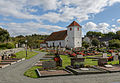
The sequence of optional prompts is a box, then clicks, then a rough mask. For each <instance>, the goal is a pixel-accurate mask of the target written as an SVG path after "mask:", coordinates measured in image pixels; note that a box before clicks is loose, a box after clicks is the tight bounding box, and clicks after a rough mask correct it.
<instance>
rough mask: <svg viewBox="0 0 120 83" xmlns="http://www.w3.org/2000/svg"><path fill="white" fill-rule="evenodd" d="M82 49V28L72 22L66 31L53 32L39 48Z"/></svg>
mask: <svg viewBox="0 0 120 83" xmlns="http://www.w3.org/2000/svg"><path fill="white" fill-rule="evenodd" d="M58 46H59V47H63V48H64V47H67V48H77V47H82V27H81V26H80V25H79V24H78V23H77V22H76V21H73V22H72V23H71V24H70V25H69V26H68V27H67V30H62V31H58V32H53V33H52V34H51V35H50V36H48V37H47V39H46V40H45V41H44V42H43V43H41V44H40V47H58Z"/></svg>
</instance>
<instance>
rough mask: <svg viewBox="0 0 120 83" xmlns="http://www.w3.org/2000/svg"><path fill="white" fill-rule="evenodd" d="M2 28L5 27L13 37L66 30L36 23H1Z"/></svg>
mask: <svg viewBox="0 0 120 83" xmlns="http://www.w3.org/2000/svg"><path fill="white" fill-rule="evenodd" d="M0 26H4V28H5V29H7V30H8V31H9V32H10V34H11V36H17V35H30V34H34V33H37V34H50V33H51V32H53V31H58V30H63V29H64V28H62V27H59V26H53V25H45V24H41V23H35V22H26V23H0ZM41 29H42V30H41ZM43 29H44V30H43Z"/></svg>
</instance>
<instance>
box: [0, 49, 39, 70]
mask: <svg viewBox="0 0 120 83" xmlns="http://www.w3.org/2000/svg"><path fill="white" fill-rule="evenodd" d="M28 54H29V55H30V56H28V57H26V51H24V48H16V49H15V48H14V49H7V50H1V51H0V68H5V67H7V66H10V65H12V64H15V63H17V62H20V61H23V60H25V59H29V58H30V57H32V56H34V55H36V54H38V53H36V52H29V51H28Z"/></svg>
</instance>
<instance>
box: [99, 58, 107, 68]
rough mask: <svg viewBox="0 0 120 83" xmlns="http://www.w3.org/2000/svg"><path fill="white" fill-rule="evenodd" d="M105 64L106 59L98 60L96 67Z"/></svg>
mask: <svg viewBox="0 0 120 83" xmlns="http://www.w3.org/2000/svg"><path fill="white" fill-rule="evenodd" d="M106 64H107V58H99V59H98V65H99V66H104V65H106Z"/></svg>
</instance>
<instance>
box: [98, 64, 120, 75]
mask: <svg viewBox="0 0 120 83" xmlns="http://www.w3.org/2000/svg"><path fill="white" fill-rule="evenodd" d="M113 66H116V65H113ZM119 66H120V65H119ZM96 68H97V69H100V70H104V71H106V72H108V73H117V72H120V70H119V71H110V70H107V69H103V68H100V67H96Z"/></svg>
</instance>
